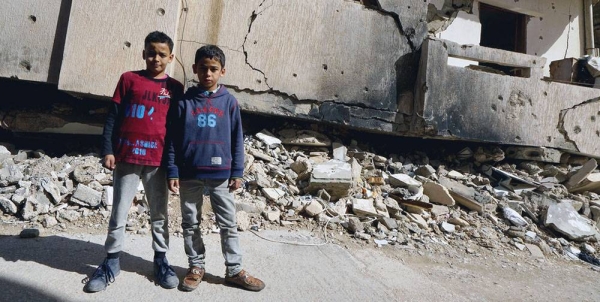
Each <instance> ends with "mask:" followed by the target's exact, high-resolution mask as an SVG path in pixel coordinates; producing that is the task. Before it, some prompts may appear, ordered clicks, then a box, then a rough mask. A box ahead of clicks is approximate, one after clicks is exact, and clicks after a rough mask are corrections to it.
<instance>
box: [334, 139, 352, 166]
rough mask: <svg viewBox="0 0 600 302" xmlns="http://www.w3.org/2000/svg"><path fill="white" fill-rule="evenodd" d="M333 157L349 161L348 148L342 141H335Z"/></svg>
mask: <svg viewBox="0 0 600 302" xmlns="http://www.w3.org/2000/svg"><path fill="white" fill-rule="evenodd" d="M332 147H333V159H337V160H339V161H344V162H345V161H347V156H346V153H347V152H348V148H346V146H344V145H342V144H340V143H333V144H332Z"/></svg>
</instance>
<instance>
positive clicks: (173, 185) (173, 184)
mask: <svg viewBox="0 0 600 302" xmlns="http://www.w3.org/2000/svg"><path fill="white" fill-rule="evenodd" d="M169 190H170V191H171V192H173V193H175V194H179V179H169Z"/></svg>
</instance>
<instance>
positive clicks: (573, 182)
mask: <svg viewBox="0 0 600 302" xmlns="http://www.w3.org/2000/svg"><path fill="white" fill-rule="evenodd" d="M597 167H598V163H597V162H596V160H595V159H593V158H592V159H590V160H588V161H587V162H586V163H585V164H584V165H583V166H581V168H579V170H577V172H575V174H573V175H572V176H571V177H569V180H568V181H567V183H566V184H565V187H567V189H571V188H573V187H575V186H577V185H578V184H579V183H581V181H583V180H584V179H585V178H586V177H588V175H590V174H591V173H592V172H593V171H594V170H596V168H597Z"/></svg>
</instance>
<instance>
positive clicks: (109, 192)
mask: <svg viewBox="0 0 600 302" xmlns="http://www.w3.org/2000/svg"><path fill="white" fill-rule="evenodd" d="M113 192H114V189H113V187H112V186H104V190H103V191H102V203H104V205H105V206H112V204H113Z"/></svg>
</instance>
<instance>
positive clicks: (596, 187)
mask: <svg viewBox="0 0 600 302" xmlns="http://www.w3.org/2000/svg"><path fill="white" fill-rule="evenodd" d="M586 191H589V192H594V193H600V173H590V174H589V175H588V176H586V177H585V178H584V179H583V180H582V181H581V182H580V183H579V184H577V185H576V186H575V187H572V188H570V189H569V192H571V193H582V192H586Z"/></svg>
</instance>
